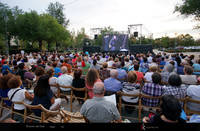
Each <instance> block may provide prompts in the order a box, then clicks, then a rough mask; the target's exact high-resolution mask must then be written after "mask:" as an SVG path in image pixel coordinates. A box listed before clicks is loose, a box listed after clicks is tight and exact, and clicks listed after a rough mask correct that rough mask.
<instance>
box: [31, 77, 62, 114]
mask: <svg viewBox="0 0 200 131" xmlns="http://www.w3.org/2000/svg"><path fill="white" fill-rule="evenodd" d="M38 104H42V105H43V106H44V107H45V108H46V109H48V110H58V109H59V108H60V104H61V99H60V98H57V99H55V98H54V95H53V92H52V91H51V89H50V85H49V76H48V75H43V76H41V77H40V78H39V80H38V82H37V85H36V87H35V89H34V99H33V103H32V105H38ZM34 113H35V115H37V116H40V115H41V110H34Z"/></svg>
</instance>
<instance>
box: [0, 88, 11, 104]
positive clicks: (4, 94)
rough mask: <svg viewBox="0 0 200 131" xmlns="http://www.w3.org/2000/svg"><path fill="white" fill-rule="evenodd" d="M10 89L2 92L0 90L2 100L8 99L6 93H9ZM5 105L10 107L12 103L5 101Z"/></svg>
mask: <svg viewBox="0 0 200 131" xmlns="http://www.w3.org/2000/svg"><path fill="white" fill-rule="evenodd" d="M9 90H10V88H8V89H5V90H2V89H0V96H1V97H2V98H6V97H8V92H9ZM5 103H6V105H8V106H11V104H12V102H11V101H5Z"/></svg>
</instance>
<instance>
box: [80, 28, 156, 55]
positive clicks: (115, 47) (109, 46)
mask: <svg viewBox="0 0 200 131" xmlns="http://www.w3.org/2000/svg"><path fill="white" fill-rule="evenodd" d="M142 27H143V24H132V25H128V31H121V32H117V33H114V34H104V36H103V38H102V46H92V45H90V46H88V45H84V47H83V51H84V52H86V51H88V52H91V53H95V52H112V53H122V52H125V53H126V54H127V53H148V52H153V48H152V44H151V43H149V44H148V45H147V44H142ZM138 28H140V31H139V33H138V31H137V29H138ZM102 29H103V28H91V29H90V30H91V31H92V32H93V36H94V40H96V39H97V38H98V35H99V34H100V33H101V31H102ZM131 35H134V37H136V38H137V37H138V38H139V37H140V44H139V45H130V44H129V37H130V36H131Z"/></svg>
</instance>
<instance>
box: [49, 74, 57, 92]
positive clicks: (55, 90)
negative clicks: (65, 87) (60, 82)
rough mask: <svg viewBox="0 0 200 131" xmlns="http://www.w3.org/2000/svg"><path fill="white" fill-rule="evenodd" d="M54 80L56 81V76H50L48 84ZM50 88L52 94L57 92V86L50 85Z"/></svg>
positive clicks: (53, 82) (53, 83) (54, 82)
mask: <svg viewBox="0 0 200 131" xmlns="http://www.w3.org/2000/svg"><path fill="white" fill-rule="evenodd" d="M56 82H57V78H56V77H51V78H50V79H49V85H55V84H56ZM50 88H51V90H52V92H53V94H56V93H57V91H58V88H57V87H55V86H50Z"/></svg>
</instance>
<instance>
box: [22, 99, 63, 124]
mask: <svg viewBox="0 0 200 131" xmlns="http://www.w3.org/2000/svg"><path fill="white" fill-rule="evenodd" d="M23 105H24V106H25V107H26V108H25V111H24V122H26V119H30V120H35V121H38V122H40V123H48V122H49V121H50V120H48V118H49V117H51V122H53V123H60V122H61V121H62V117H59V118H60V119H59V118H58V117H57V116H58V115H60V112H59V110H58V111H51V110H47V109H46V108H44V106H42V105H41V104H39V105H29V104H26V103H24V102H23ZM28 109H29V110H30V111H31V112H30V113H29V112H28ZM35 109H39V110H41V116H40V117H39V116H36V115H35V114H34V113H33V110H35ZM52 116H54V117H52Z"/></svg>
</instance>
